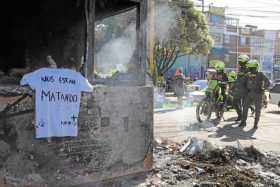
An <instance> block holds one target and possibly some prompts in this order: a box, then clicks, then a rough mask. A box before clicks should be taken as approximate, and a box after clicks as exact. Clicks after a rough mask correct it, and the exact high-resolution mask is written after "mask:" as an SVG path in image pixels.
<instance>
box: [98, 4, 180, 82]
mask: <svg viewBox="0 0 280 187" xmlns="http://www.w3.org/2000/svg"><path fill="white" fill-rule="evenodd" d="M128 14H129V13H128ZM149 15H150V14H149ZM124 17H125V16H124ZM134 19H135V20H136V15H135V18H134ZM120 22H121V21H120ZM175 24H176V12H175V11H174V10H173V9H172V8H170V6H169V5H168V2H167V1H162V2H157V3H156V7H155V28H156V33H155V34H156V38H157V40H159V41H163V40H166V39H167V38H168V37H169V32H170V29H171V28H173V27H174V26H175ZM99 25H100V27H98V26H97V28H98V29H100V28H101V30H102V29H104V28H107V27H108V25H104V24H103V23H102V24H99ZM144 25H145V26H147V25H148V24H146V23H145V24H144ZM147 32H148V33H149V28H147ZM117 34H118V37H116V36H115V37H114V36H113V37H112V38H111V39H110V40H109V41H108V42H107V43H105V44H104V45H103V47H102V48H101V49H100V50H99V51H98V52H97V54H96V64H95V69H96V70H97V72H98V73H99V75H100V76H101V77H108V76H111V75H112V72H114V71H119V72H126V71H127V65H128V64H129V63H130V62H131V60H132V58H133V54H134V52H135V50H136V43H137V41H136V23H135V21H134V22H133V21H132V23H130V25H129V26H128V27H127V28H126V29H124V32H123V33H122V34H120V33H117Z"/></svg>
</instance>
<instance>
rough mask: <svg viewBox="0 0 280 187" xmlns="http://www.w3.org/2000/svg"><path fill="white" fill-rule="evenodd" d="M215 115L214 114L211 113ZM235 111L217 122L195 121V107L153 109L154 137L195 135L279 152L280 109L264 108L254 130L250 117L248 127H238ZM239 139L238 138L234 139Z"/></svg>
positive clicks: (223, 143)
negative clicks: (257, 125) (216, 123)
mask: <svg viewBox="0 0 280 187" xmlns="http://www.w3.org/2000/svg"><path fill="white" fill-rule="evenodd" d="M213 116H214V115H213ZM235 117H236V113H235V112H234V111H229V112H226V113H225V121H222V122H221V123H220V124H219V125H217V126H215V125H213V124H210V123H209V124H198V123H197V121H196V116H195V106H193V107H187V108H184V109H182V110H169V111H161V112H155V124H154V126H155V137H163V138H169V139H171V140H174V141H176V142H181V141H182V140H184V139H187V138H188V137H198V138H201V139H207V140H208V141H210V142H212V143H214V144H216V145H218V146H226V145H233V146H236V145H237V144H238V143H237V142H238V141H239V142H240V144H241V146H250V145H254V146H256V147H257V148H258V149H260V150H263V151H273V152H280V110H279V109H278V107H277V106H275V105H269V107H268V108H267V109H264V110H263V112H262V116H261V121H260V123H259V128H258V129H257V130H254V129H253V117H249V119H248V122H247V127H245V128H243V129H242V128H240V127H238V124H236V123H235V121H234V119H235ZM237 140H238V141H237Z"/></svg>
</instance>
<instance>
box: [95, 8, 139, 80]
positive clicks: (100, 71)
mask: <svg viewBox="0 0 280 187" xmlns="http://www.w3.org/2000/svg"><path fill="white" fill-rule="evenodd" d="M136 16H137V11H136V9H133V10H131V11H128V12H125V13H122V14H118V15H115V16H112V17H108V18H105V19H103V20H101V21H98V22H97V23H96V26H95V28H96V29H95V36H96V37H95V64H94V71H95V76H96V77H97V78H108V77H112V76H115V75H117V74H122V73H126V72H128V70H129V69H130V68H133V65H135V64H136V63H134V61H135V59H136V58H137V57H136V54H135V52H136V51H137V50H136V47H137V32H136Z"/></svg>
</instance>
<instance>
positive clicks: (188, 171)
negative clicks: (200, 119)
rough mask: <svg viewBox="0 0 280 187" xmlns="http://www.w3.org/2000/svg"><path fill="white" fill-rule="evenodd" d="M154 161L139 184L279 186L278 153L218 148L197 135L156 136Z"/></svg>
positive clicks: (198, 186)
mask: <svg viewBox="0 0 280 187" xmlns="http://www.w3.org/2000/svg"><path fill="white" fill-rule="evenodd" d="M154 162H155V163H154V168H153V170H152V172H151V174H150V175H149V176H148V178H147V179H146V182H145V183H144V184H141V185H140V186H195V187H225V186H226V187H227V186H228V187H231V186H238V187H254V186H264V187H265V186H273V187H278V186H280V156H279V155H276V154H272V153H261V152H260V151H258V150H257V149H256V148H254V147H253V146H251V147H246V148H244V149H243V148H236V147H225V148H217V147H215V146H213V145H212V144H211V143H209V142H208V141H205V140H198V139H197V138H189V139H187V140H186V141H184V142H183V144H176V143H173V142H170V141H168V140H160V139H157V140H156V141H155V147H154Z"/></svg>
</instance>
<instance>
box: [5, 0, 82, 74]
mask: <svg viewBox="0 0 280 187" xmlns="http://www.w3.org/2000/svg"><path fill="white" fill-rule="evenodd" d="M84 14H85V13H84V1H82V0H59V1H51V0H40V1H37V0H30V1H27V2H23V1H19V2H17V3H14V2H11V1H5V2H3V4H2V6H1V7H0V20H1V31H0V39H1V46H0V49H1V50H0V61H1V63H0V70H1V71H4V72H8V71H9V70H10V69H11V68H14V67H16V68H24V67H30V68H31V70H32V69H36V68H38V67H42V66H46V64H47V63H46V56H47V55H52V56H53V58H54V59H55V60H56V61H57V63H58V65H59V66H65V65H68V66H69V64H72V65H74V66H78V64H79V63H80V62H81V57H82V56H83V51H84V43H85V41H84V37H85V34H84V33H85V28H84V27H85V18H84Z"/></svg>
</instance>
